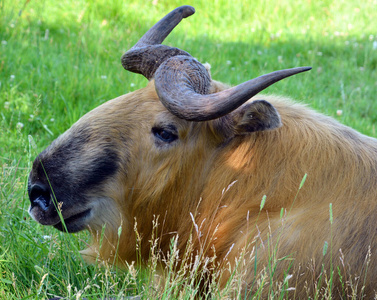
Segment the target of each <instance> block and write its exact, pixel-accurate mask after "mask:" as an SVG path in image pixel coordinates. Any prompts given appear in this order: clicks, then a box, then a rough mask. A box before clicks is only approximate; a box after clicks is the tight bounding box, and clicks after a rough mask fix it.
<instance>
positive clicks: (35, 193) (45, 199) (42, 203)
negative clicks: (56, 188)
mask: <svg viewBox="0 0 377 300" xmlns="http://www.w3.org/2000/svg"><path fill="white" fill-rule="evenodd" d="M29 198H30V202H31V206H32V207H34V206H39V207H40V208H42V209H43V210H47V209H48V207H49V206H50V202H51V201H50V191H49V189H48V188H47V187H46V186H44V185H41V184H34V185H32V186H31V188H30V190H29Z"/></svg>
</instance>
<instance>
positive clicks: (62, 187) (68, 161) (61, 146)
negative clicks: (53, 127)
mask: <svg viewBox="0 0 377 300" xmlns="http://www.w3.org/2000/svg"><path fill="white" fill-rule="evenodd" d="M73 133H74V134H72V132H71V134H70V135H69V136H67V135H63V136H61V137H60V138H58V139H57V140H56V141H54V143H52V144H51V145H50V146H49V147H48V148H47V149H46V150H44V151H43V152H42V153H40V154H39V155H38V157H37V158H36V159H35V161H34V163H33V168H32V171H31V173H30V176H29V181H28V194H29V198H30V202H31V205H30V209H29V213H30V215H31V216H32V217H33V219H35V220H36V221H37V222H39V223H41V224H43V225H53V226H54V227H55V228H57V229H59V230H62V231H65V228H64V225H63V224H62V222H61V217H60V216H59V213H58V211H60V212H61V216H62V217H63V219H64V223H65V226H66V230H67V231H68V232H77V231H80V230H82V229H84V228H85V225H86V224H88V222H89V220H90V219H91V218H92V217H93V216H94V210H95V209H96V203H95V202H93V201H89V200H90V199H89V194H93V193H101V186H102V185H103V183H104V182H106V180H108V179H109V178H111V177H112V176H114V175H115V174H116V173H117V171H118V164H119V159H118V156H117V154H116V152H115V151H114V150H113V148H114V147H112V145H111V143H106V142H104V141H102V142H100V141H99V144H98V147H97V148H93V147H88V145H90V143H91V139H92V137H91V133H90V130H88V129H82V130H79V129H78V130H75V131H73ZM83 170H85V172H83Z"/></svg>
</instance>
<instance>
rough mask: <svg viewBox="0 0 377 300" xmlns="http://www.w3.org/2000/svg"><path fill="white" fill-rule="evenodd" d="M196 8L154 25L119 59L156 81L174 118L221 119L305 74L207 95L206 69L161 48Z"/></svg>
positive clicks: (265, 78) (280, 74) (282, 74)
mask: <svg viewBox="0 0 377 300" xmlns="http://www.w3.org/2000/svg"><path fill="white" fill-rule="evenodd" d="M194 12H195V9H194V8H193V7H191V6H181V7H178V8H176V9H174V10H173V11H171V12H170V13H169V14H167V15H166V16H165V17H164V18H163V19H161V20H160V21H159V22H157V23H156V24H155V25H154V26H153V27H152V28H151V29H149V30H148V32H147V33H145V34H144V35H143V37H142V38H141V39H140V40H139V41H138V42H137V43H136V44H135V46H133V47H132V48H131V49H130V50H129V51H127V52H126V53H125V54H124V55H123V56H122V65H123V67H124V68H125V69H126V70H129V71H131V72H135V73H140V74H143V75H144V76H145V77H146V78H148V79H149V80H150V79H152V78H153V77H154V78H155V88H156V92H157V94H158V96H159V98H160V101H161V102H162V103H163V105H164V106H165V107H166V108H167V109H168V110H169V111H170V112H171V113H172V114H174V115H176V116H177V117H179V118H181V119H186V120H190V121H206V120H213V119H216V118H220V117H222V116H224V115H226V114H228V113H230V112H231V111H233V110H235V109H236V108H238V107H239V106H241V105H242V104H243V103H245V102H246V101H247V100H249V99H250V98H251V97H253V96H254V95H256V94H257V93H259V92H260V91H262V90H264V89H265V88H267V87H268V86H270V85H271V84H274V83H275V82H277V81H279V80H282V79H284V78H286V77H289V76H292V75H295V74H298V73H301V72H305V71H308V70H310V69H311V67H301V68H293V69H287V70H280V71H276V72H272V73H269V74H266V75H262V76H260V77H258V78H255V79H252V80H249V81H247V82H244V83H242V84H240V85H238V86H235V87H233V88H230V89H227V90H224V91H222V92H219V93H216V94H208V93H209V91H210V86H211V78H210V75H209V74H208V72H207V70H206V69H205V67H204V66H203V65H202V64H201V63H199V62H198V61H197V60H196V59H194V58H193V57H192V56H191V55H190V54H189V53H187V52H185V51H183V50H180V49H178V48H173V47H169V46H166V45H161V43H162V42H163V41H164V40H165V38H166V37H167V36H168V35H169V33H170V32H171V31H172V30H173V29H174V28H175V26H177V25H178V24H179V22H181V21H182V19H183V18H186V17H188V16H191V15H192V14H193V13H194Z"/></svg>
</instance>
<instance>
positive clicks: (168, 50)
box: [121, 5, 195, 80]
mask: <svg viewBox="0 0 377 300" xmlns="http://www.w3.org/2000/svg"><path fill="white" fill-rule="evenodd" d="M194 13H195V9H194V8H193V7H192V6H188V5H185V6H180V7H178V8H176V9H174V10H173V11H171V12H170V13H169V14H167V15H166V16H165V17H164V18H162V19H161V20H160V21H158V22H157V23H156V24H155V25H154V26H153V27H152V28H151V29H149V30H148V31H147V32H146V33H145V34H144V35H143V36H142V38H141V39H140V40H139V41H138V42H137V43H136V44H135V46H133V47H132V48H131V49H130V50H129V51H127V52H126V53H125V54H124V55H123V56H122V59H121V61H122V66H123V67H124V68H125V69H126V70H128V71H131V72H134V73H139V74H143V75H144V77H146V78H147V79H148V80H150V79H152V78H153V76H154V74H155V72H156V70H157V69H158V67H159V66H160V65H161V63H162V62H164V61H166V60H167V59H169V58H170V57H172V56H176V55H184V56H190V54H188V53H187V52H185V51H183V50H180V49H178V48H173V47H169V46H166V45H161V43H162V42H163V41H164V40H165V38H166V37H167V36H168V35H169V33H170V32H171V31H172V30H173V29H174V28H175V27H176V26H177V25H178V24H179V23H180V22H181V21H182V19H183V18H187V17H189V16H191V15H192V14H194Z"/></svg>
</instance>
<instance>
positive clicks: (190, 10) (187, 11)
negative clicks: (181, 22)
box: [177, 5, 195, 18]
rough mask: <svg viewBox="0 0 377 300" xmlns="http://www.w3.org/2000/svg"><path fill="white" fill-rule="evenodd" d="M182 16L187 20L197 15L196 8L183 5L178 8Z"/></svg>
mask: <svg viewBox="0 0 377 300" xmlns="http://www.w3.org/2000/svg"><path fill="white" fill-rule="evenodd" d="M177 10H180V12H181V14H182V18H187V17H189V16H191V15H193V14H194V13H195V8H194V7H192V6H190V5H183V6H180V7H178V8H177Z"/></svg>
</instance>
